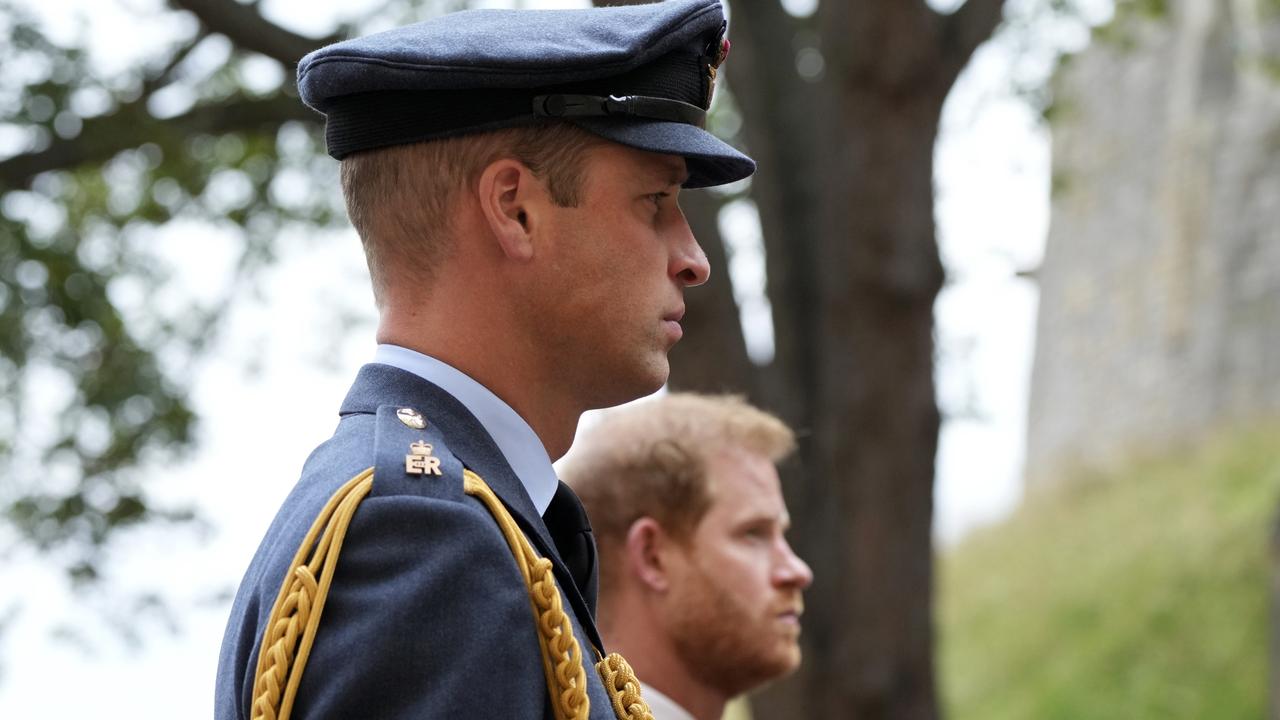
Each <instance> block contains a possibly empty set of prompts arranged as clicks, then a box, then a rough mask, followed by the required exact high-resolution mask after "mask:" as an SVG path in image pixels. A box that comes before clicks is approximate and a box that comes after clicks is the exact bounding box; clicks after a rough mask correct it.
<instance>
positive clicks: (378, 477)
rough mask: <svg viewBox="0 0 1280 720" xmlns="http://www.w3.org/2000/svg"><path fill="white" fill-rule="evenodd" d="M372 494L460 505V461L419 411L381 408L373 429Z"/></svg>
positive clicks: (392, 406)
mask: <svg viewBox="0 0 1280 720" xmlns="http://www.w3.org/2000/svg"><path fill="white" fill-rule="evenodd" d="M373 447H374V457H375V463H376V464H375V465H374V472H373V492H372V494H373V495H375V496H380V495H420V496H424V497H434V498H440V499H445V500H457V501H461V500H463V498H465V497H466V494H465V493H464V492H463V481H462V461H461V460H459V459H458V458H457V457H456V456H455V455H454V454H453V453H451V452H449V448H448V447H447V446H446V445H445V442H444V433H443V432H442V431H441V428H439V427H437V426H436V425H435V424H434V423H433V422H432V419H431V417H430V415H428V414H427V413H426V412H424V411H422V410H421V409H419V408H413V407H407V406H403V405H400V406H397V405H383V406H381V407H379V408H378V419H377V422H376V424H375V429H374V439H373Z"/></svg>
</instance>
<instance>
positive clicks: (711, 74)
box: [707, 37, 729, 107]
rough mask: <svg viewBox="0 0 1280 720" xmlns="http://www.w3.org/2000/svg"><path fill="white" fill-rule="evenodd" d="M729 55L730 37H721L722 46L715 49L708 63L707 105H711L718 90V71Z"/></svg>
mask: <svg viewBox="0 0 1280 720" xmlns="http://www.w3.org/2000/svg"><path fill="white" fill-rule="evenodd" d="M727 57H729V38H727V37H721V38H720V46H719V47H717V48H716V49H715V54H714V55H711V56H710V57H709V58H708V60H709V62H708V64H707V107H711V97H712V96H713V95H715V92H716V71H717V70H718V69H719V68H720V65H721V64H723V63H724V59H725V58H727Z"/></svg>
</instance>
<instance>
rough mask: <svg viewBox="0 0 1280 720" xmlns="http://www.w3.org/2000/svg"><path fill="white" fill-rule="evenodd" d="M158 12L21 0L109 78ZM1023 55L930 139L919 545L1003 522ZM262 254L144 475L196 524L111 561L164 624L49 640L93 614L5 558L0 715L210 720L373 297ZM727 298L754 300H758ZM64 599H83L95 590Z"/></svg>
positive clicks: (753, 238) (128, 614)
mask: <svg viewBox="0 0 1280 720" xmlns="http://www.w3.org/2000/svg"><path fill="white" fill-rule="evenodd" d="M157 4H158V3H157V2H155V1H154V0H117V1H116V2H100V3H91V2H90V1H89V0H74V1H73V0H53V1H52V2H50V1H49V0H46V1H45V2H42V3H40V4H39V5H33V6H34V7H37V8H38V9H39V11H40V12H41V14H42V15H44V16H47V17H49V18H51V19H52V20H53V21H54V22H55V23H57V24H58V25H59V26H61V27H63V28H64V30H65V31H66V32H74V28H75V27H76V23H75V22H69V20H71V19H72V18H74V17H75V16H76V13H81V12H83V11H84V9H85V8H90V7H92V8H93V10H92V13H93V14H92V18H93V21H92V23H91V24H89V25H88V26H87V27H85V29H84V31H85V32H87V33H88V36H89V37H90V38H91V39H92V47H93V49H94V52H95V53H96V54H97V55H98V56H100V57H101V62H103V63H105V64H107V65H112V64H115V63H118V65H114V66H115V67H121V66H123V65H125V64H127V63H128V62H130V61H132V60H133V59H134V58H136V57H137V50H138V49H139V47H140V45H139V44H137V43H135V42H134V39H136V38H138V37H148V38H154V37H164V36H165V35H167V34H169V33H172V32H173V25H172V23H173V22H174V21H172V20H156V19H154V18H152V17H151V16H148V15H146V14H143V15H142V16H139V15H138V14H137V13H136V12H131V11H138V10H146V9H148V8H154V7H155V6H156V5H157ZM370 4H372V2H371V0H368V1H365V2H358V3H353V2H350V1H348V2H337V0H310V1H309V2H305V3H303V2H300V1H299V0H267V1H266V2H265V3H264V5H265V8H266V12H267V13H268V14H269V15H270V16H271V17H273V19H277V20H279V21H281V22H288V24H290V25H291V26H292V27H294V28H295V29H297V30H299V31H302V32H312V33H319V32H324V31H327V30H328V29H329V28H330V27H331V24H332V20H333V19H334V18H335V17H336V18H348V17H354V16H358V15H359V13H360V10H361V8H362V7H367V6H369V5H370ZM569 4H575V3H569ZM936 4H942V3H936ZM951 4H954V3H951ZM303 6H304V7H305V11H301V12H300V11H299V10H298V8H299V7H303ZM787 6H788V8H789V9H791V10H792V11H793V12H804V11H806V7H811V6H810V5H807V4H806V0H789V2H787ZM140 17H141V19H140ZM1023 60H1025V58H1022V56H1017V55H1015V53H1014V52H1012V51H1011V50H1010V49H1009V46H1008V44H1007V43H1004V44H988V46H986V47H984V48H983V49H982V50H981V51H980V52H979V53H978V55H977V56H976V57H975V60H974V62H973V63H972V64H971V66H970V68H969V69H968V70H967V71H966V72H965V74H964V75H963V76H962V77H961V79H960V81H959V83H958V85H957V87H956V89H955V90H954V91H953V93H952V96H951V98H950V99H949V101H948V103H947V106H946V109H945V111H944V117H943V123H942V135H941V139H940V141H939V145H938V148H937V188H938V202H937V209H936V213H937V217H938V221H939V242H940V245H941V248H942V253H943V257H944V260H945V262H946V265H947V268H948V272H949V274H950V277H951V282H950V284H949V285H948V287H947V288H946V289H945V290H944V291H943V293H942V295H941V297H940V298H939V300H938V303H937V306H936V317H937V321H938V337H939V342H940V346H941V348H942V351H943V352H942V354H941V365H940V367H939V370H938V377H939V380H938V383H939V392H940V396H941V398H942V399H943V400H944V404H945V405H947V406H956V405H961V404H968V405H971V406H975V407H976V408H978V409H980V410H981V414H980V416H979V417H977V418H964V419H951V420H948V421H947V422H946V423H945V425H944V428H943V432H942V438H941V448H940V450H939V454H938V481H937V489H936V500H937V502H936V511H937V517H936V520H935V522H936V532H935V534H936V536H937V537H938V538H939V539H940V541H942V542H943V544H944V545H945V544H948V543H951V542H954V541H955V540H956V539H957V538H959V537H961V536H962V535H963V533H964V532H965V531H966V530H967V529H970V528H972V527H974V526H976V525H980V524H983V523H987V522H991V521H993V520H996V519H998V518H1000V517H1002V516H1004V515H1005V514H1007V513H1008V512H1009V511H1010V510H1011V509H1012V508H1013V507H1014V506H1015V504H1016V502H1017V500H1018V498H1019V496H1020V485H1021V464H1022V454H1023V450H1022V447H1023V434H1024V431H1023V424H1024V417H1025V408H1026V398H1027V380H1028V377H1029V373H1030V364H1031V351H1032V337H1033V326H1034V316H1035V303H1036V289H1035V287H1034V284H1032V283H1031V282H1030V281H1027V280H1024V279H1019V278H1017V277H1015V276H1014V274H1013V273H1014V271H1016V270H1021V269H1030V268H1034V267H1035V266H1036V265H1037V264H1038V263H1039V260H1040V257H1041V254H1042V249H1043V242H1044V236H1045V232H1046V229H1047V222H1048V192H1049V145H1048V136H1047V133H1046V130H1045V129H1044V128H1043V127H1042V126H1041V125H1040V124H1039V122H1038V121H1037V119H1036V117H1035V115H1034V113H1033V112H1032V111H1031V110H1030V109H1029V108H1028V107H1027V106H1026V105H1025V104H1024V103H1022V102H1021V101H1020V100H1018V99H1017V98H1014V97H1012V96H1011V95H1010V93H1009V92H1008V86H1009V84H1008V77H1009V75H1010V73H1011V72H1012V70H1011V68H1012V67H1013V66H1014V64H1015V63H1017V62H1020V61H1023ZM264 72H266V71H265V70H264ZM172 102H175V103H180V102H181V98H174V99H173V100H172ZM310 180H311V181H313V182H316V183H321V182H325V183H335V182H336V163H335V165H334V174H333V175H332V176H330V177H327V178H322V177H317V178H310ZM734 218H735V219H733V220H729V221H728V222H727V223H726V224H727V225H728V229H730V230H731V231H732V232H733V233H734V236H735V238H734V242H733V247H734V249H735V251H736V252H735V255H736V257H735V260H734V267H733V268H732V271H733V272H734V275H735V277H737V278H740V279H741V278H748V277H751V276H753V275H754V276H757V277H758V276H759V274H760V273H761V272H762V271H763V269H764V263H763V262H762V261H761V259H760V258H759V255H758V250H756V249H755V248H757V247H758V227H756V226H754V225H753V220H752V213H751V212H750V211H749V209H739V211H738V212H736V213H735V214H734ZM329 236H331V237H329ZM156 242H157V243H159V244H160V245H161V246H162V247H163V248H164V250H165V255H166V257H168V258H169V260H170V261H171V262H172V263H173V264H174V265H175V266H179V267H182V266H185V267H188V268H198V272H196V271H192V272H189V273H186V274H183V275H182V277H183V281H184V282H183V285H182V287H181V288H180V290H181V291H182V292H190V293H196V294H207V295H209V296H212V295H214V294H216V293H217V292H218V291H219V290H220V289H221V287H222V286H221V285H220V283H225V281H226V277H227V273H226V270H227V269H228V268H229V266H230V263H231V261H232V259H233V255H232V251H233V249H234V247H235V241H234V239H232V238H228V237H225V236H220V235H218V234H217V233H216V232H212V231H210V230H209V229H207V228H201V227H192V226H189V225H180V226H175V227H171V228H167V229H166V230H165V231H164V232H163V233H161V236H160V237H158V238H156ZM279 249H280V253H279V256H280V261H279V263H278V264H277V265H276V266H275V267H273V268H272V269H271V270H270V271H269V273H268V277H267V278H265V280H264V282H263V287H264V288H265V296H264V297H263V298H261V299H260V300H254V299H249V300H246V301H245V302H242V303H241V304H239V305H238V306H237V307H236V308H235V310H234V312H233V314H232V316H231V317H230V318H229V319H228V323H227V326H226V330H225V331H224V332H223V335H222V339H221V341H220V342H219V343H218V345H217V346H216V347H215V348H213V350H212V352H210V353H209V355H208V357H206V358H204V359H203V360H202V362H201V365H200V366H199V367H197V368H195V372H196V382H195V384H194V389H195V391H194V396H193V401H194V405H195V408H196V409H197V411H198V412H199V415H200V418H201V423H200V429H199V437H200V445H199V447H198V449H197V450H196V451H195V453H194V454H193V455H192V456H191V457H190V458H187V459H186V460H185V461H184V462H180V463H179V464H178V465H177V466H175V467H167V468H163V469H157V470H156V471H155V476H156V477H155V480H154V481H153V482H152V483H151V484H150V486H149V487H150V488H152V489H153V490H154V491H155V493H156V495H157V497H159V498H161V499H173V500H175V501H188V502H193V503H195V504H196V505H198V506H199V507H200V508H201V510H202V511H203V513H204V514H205V516H206V517H207V518H208V519H209V521H210V522H211V525H212V527H211V529H210V530H209V531H208V532H205V533H193V532H187V531H177V532H172V531H168V530H165V529H159V528H156V529H150V530H145V531H142V532H137V533H134V534H133V535H131V536H130V537H129V538H127V539H126V541H125V542H122V543H121V546H120V548H119V550H118V551H117V552H116V553H115V554H114V556H113V557H114V560H113V563H112V564H111V566H110V568H109V572H110V573H111V575H112V577H113V581H114V582H117V583H118V584H119V585H121V586H129V585H131V584H138V585H141V586H151V587H159V588H163V589H164V591H165V594H166V596H168V597H169V598H170V602H171V607H172V611H173V614H174V615H175V616H176V620H177V623H176V624H177V627H178V629H177V630H172V629H170V628H169V627H168V626H169V624H170V623H169V622H168V621H167V620H166V619H165V618H162V617H158V616H157V615H156V614H155V613H154V612H151V611H137V610H134V609H130V608H108V609H107V610H108V611H109V612H110V613H113V614H115V615H116V616H118V617H119V618H120V619H122V620H124V621H127V622H129V623H130V624H132V625H133V626H134V627H136V628H137V631H138V633H139V634H140V635H141V637H142V639H143V642H142V644H141V645H140V646H139V647H138V648H136V649H135V648H129V647H126V646H125V645H123V644H122V643H121V642H120V641H119V639H118V636H117V635H115V634H114V633H112V632H109V631H107V630H105V629H102V628H99V627H95V624H94V623H83V622H82V623H78V624H77V625H76V628H77V630H78V632H79V633H80V634H81V635H83V636H84V638H85V640H84V642H69V641H57V640H54V639H52V638H51V636H50V626H51V624H52V623H54V622H56V621H60V620H62V619H65V618H68V617H71V616H73V615H74V614H75V613H77V612H80V613H81V615H82V617H84V618H86V619H92V620H95V622H96V617H97V616H95V615H93V614H91V613H86V612H84V611H83V610H78V608H80V607H82V605H73V604H72V602H71V601H72V598H70V597H69V596H68V594H67V592H66V590H65V587H64V585H63V583H62V582H61V578H60V577H59V576H58V575H57V574H56V573H55V572H53V571H51V570H50V569H49V568H48V567H46V566H45V564H44V563H42V562H41V561H40V560H38V559H32V558H26V559H24V558H22V557H18V558H10V559H9V560H11V562H9V563H8V564H7V565H6V567H4V568H3V570H0V587H4V588H6V590H5V591H4V592H3V593H2V594H0V613H3V612H4V611H5V609H6V608H7V607H8V605H9V603H10V602H11V598H15V596H16V599H18V600H20V601H22V602H24V608H23V611H22V614H21V616H20V618H19V620H20V621H19V622H18V623H16V624H15V627H14V628H13V629H12V631H11V632H9V633H8V634H7V635H5V636H2V637H0V658H3V660H4V662H5V667H4V675H3V677H0V717H40V718H64V717H66V718H71V717H82V716H99V715H107V716H109V717H126V716H127V717H131V718H174V717H204V716H208V714H209V708H210V707H211V702H212V694H213V680H214V674H215V668H216V663H217V655H218V647H219V644H220V642H221V636H222V628H223V626H224V623H225V621H226V613H227V610H228V602H229V601H228V599H227V598H225V597H220V596H219V592H220V591H222V590H227V589H230V588H231V587H233V586H234V584H235V583H236V582H238V580H239V578H240V575H241V573H242V572H243V570H244V568H245V566H246V565H247V563H248V561H249V558H250V556H251V555H252V553H253V551H254V549H255V548H256V546H257V544H258V541H259V539H260V538H261V536H262V533H263V532H264V531H265V528H266V526H267V524H268V522H269V521H270V519H271V517H272V515H273V514H274V512H275V510H276V507H277V506H278V504H279V502H280V501H281V500H282V499H283V497H284V496H285V494H286V493H287V492H288V490H289V488H290V487H291V486H292V484H293V482H294V481H295V480H296V478H297V475H298V472H299V469H300V468H301V464H302V461H303V460H304V459H305V457H306V456H307V454H308V453H309V452H310V451H311V449H312V448H313V447H314V446H315V445H316V444H318V443H319V442H320V441H322V440H323V439H324V438H325V437H327V436H328V435H329V434H330V433H331V432H332V430H333V427H334V425H335V423H336V419H337V418H336V413H337V406H338V403H339V402H340V401H341V399H342V397H343V395H344V394H345V392H346V389H347V386H348V384H349V383H350V381H351V379H352V377H354V373H355V370H356V369H357V368H358V367H359V366H360V365H361V364H362V363H364V362H366V361H367V360H368V359H369V358H370V357H371V356H372V353H373V347H374V346H373V340H372V332H371V329H372V328H371V325H370V323H371V320H372V317H373V315H372V303H371V298H370V296H369V294H368V290H367V280H366V279H365V275H364V261H363V257H362V255H361V253H360V250H359V244H358V241H357V240H356V239H355V237H354V235H353V234H352V233H351V232H350V231H338V232H332V233H326V237H316V236H315V234H314V233H312V234H310V235H308V236H306V237H302V236H294V235H286V236H284V237H281V238H280V241H279ZM747 300H748V302H754V303H756V306H757V307H758V303H759V301H760V298H758V297H756V298H755V299H754V300H753V299H751V298H747ZM348 317H349V318H355V319H357V320H361V319H363V321H364V323H365V324H364V325H363V326H358V327H357V328H356V329H355V330H353V331H350V332H348V333H347V334H346V335H345V337H344V336H343V333H342V332H340V323H339V322H338V320H339V319H341V318H348ZM763 336H764V340H763V341H761V340H760V332H759V331H758V328H757V329H756V331H755V332H754V333H753V337H754V338H755V339H754V340H753V342H756V343H760V342H763V343H764V344H766V345H767V343H768V339H767V336H768V331H767V329H766V330H765V331H764V333H763ZM250 368H256V370H257V371H256V372H250V371H249V369H250ZM959 398H968V402H967V403H961V402H959V401H958V399H959ZM14 588H21V590H20V591H18V592H17V593H15V592H14V590H13V589H14ZM76 601H77V602H78V603H85V602H87V603H88V604H89V605H91V606H101V605H102V602H101V600H100V599H95V598H77V599H76Z"/></svg>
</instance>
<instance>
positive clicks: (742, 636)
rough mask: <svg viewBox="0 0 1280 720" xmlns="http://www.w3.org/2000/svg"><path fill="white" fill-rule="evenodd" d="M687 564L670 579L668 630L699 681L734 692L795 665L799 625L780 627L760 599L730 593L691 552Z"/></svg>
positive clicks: (781, 672)
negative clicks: (763, 612)
mask: <svg viewBox="0 0 1280 720" xmlns="http://www.w3.org/2000/svg"><path fill="white" fill-rule="evenodd" d="M689 568H690V570H689V572H688V573H687V574H686V575H685V576H684V577H682V578H681V580H680V582H679V583H675V584H673V585H672V593H673V595H672V597H671V607H672V608H673V614H672V616H671V618H670V628H669V631H670V633H671V635H672V638H673V644H674V645H675V648H676V652H677V654H678V655H679V657H680V659H681V661H682V662H683V664H684V666H685V667H686V668H688V670H689V672H691V673H692V674H693V675H694V676H695V677H696V679H697V680H698V681H699V682H700V683H702V684H704V685H706V686H709V687H714V688H716V689H717V690H719V691H721V692H722V693H724V695H725V697H734V696H737V695H741V694H742V693H744V692H746V691H748V690H752V689H754V688H757V687H759V686H760V685H762V684H764V683H766V682H769V681H770V680H774V679H777V678H779V677H781V676H783V675H786V674H788V673H790V672H792V671H793V670H795V669H796V668H797V667H799V665H800V646H799V643H798V638H799V628H798V626H797V627H796V631H795V633H794V634H788V633H787V632H785V631H780V630H779V628H778V626H777V622H778V621H777V619H776V617H775V616H774V614H773V613H772V612H770V613H768V614H767V615H765V616H761V614H760V610H759V603H751V602H750V601H749V600H748V599H747V598H741V597H738V596H736V595H734V593H733V592H731V591H730V590H729V589H728V588H726V587H724V586H723V585H722V584H721V583H720V582H718V581H717V579H716V576H715V573H714V572H712V571H710V570H708V569H707V568H705V567H703V566H702V563H700V562H699V561H698V559H697V558H696V557H695V558H692V560H691V562H690V563H689ZM795 602H796V603H798V602H799V600H798V599H797V600H796V601H795ZM766 609H767V610H770V611H771V610H774V609H775V608H773V607H771V606H770V607H767V608H766Z"/></svg>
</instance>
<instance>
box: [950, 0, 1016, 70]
mask: <svg viewBox="0 0 1280 720" xmlns="http://www.w3.org/2000/svg"><path fill="white" fill-rule="evenodd" d="M1004 4H1005V0H967V1H966V2H965V4H964V5H962V6H960V9H959V10H956V11H955V12H954V13H951V15H949V16H946V17H944V18H943V20H942V23H943V30H942V43H943V48H942V56H943V62H944V63H945V64H946V70H947V72H950V73H952V75H953V76H954V75H959V74H960V71H961V70H963V69H964V67H965V65H968V64H969V58H970V57H972V56H973V52H974V50H977V49H978V46H979V45H981V44H982V43H984V42H986V41H987V39H988V38H990V37H991V34H992V33H994V32H995V30H996V27H998V26H999V25H1000V21H1001V20H1002V19H1003V18H1004Z"/></svg>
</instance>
